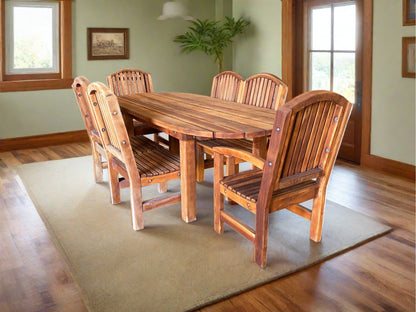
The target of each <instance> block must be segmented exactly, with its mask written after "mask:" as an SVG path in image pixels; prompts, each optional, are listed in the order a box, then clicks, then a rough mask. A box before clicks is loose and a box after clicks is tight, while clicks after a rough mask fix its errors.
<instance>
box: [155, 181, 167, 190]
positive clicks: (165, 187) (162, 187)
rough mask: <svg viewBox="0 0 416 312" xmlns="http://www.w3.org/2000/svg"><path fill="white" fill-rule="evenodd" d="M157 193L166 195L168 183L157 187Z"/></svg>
mask: <svg viewBox="0 0 416 312" xmlns="http://www.w3.org/2000/svg"><path fill="white" fill-rule="evenodd" d="M157 191H158V192H159V193H166V192H167V191H168V182H160V183H159V184H158V185H157Z"/></svg>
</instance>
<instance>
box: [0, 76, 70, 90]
mask: <svg viewBox="0 0 416 312" xmlns="http://www.w3.org/2000/svg"><path fill="white" fill-rule="evenodd" d="M73 81H74V79H72V78H70V79H68V78H66V79H39V80H17V81H16V80H15V81H0V92H14V91H36V90H53V89H69V88H71V85H72V82H73Z"/></svg>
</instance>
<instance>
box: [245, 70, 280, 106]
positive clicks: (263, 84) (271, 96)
mask: <svg viewBox="0 0 416 312" xmlns="http://www.w3.org/2000/svg"><path fill="white" fill-rule="evenodd" d="M287 90H288V88H287V86H286V85H285V84H284V83H283V82H282V81H281V80H280V79H279V78H278V77H276V76H275V75H273V74H269V73H261V74H255V75H253V76H251V77H249V78H248V79H247V80H246V81H245V82H244V89H243V90H242V92H241V97H240V100H239V102H241V103H244V104H248V105H253V106H258V107H263V108H269V109H273V110H277V109H278V108H279V107H280V106H281V105H283V103H284V102H285V100H286V95H287Z"/></svg>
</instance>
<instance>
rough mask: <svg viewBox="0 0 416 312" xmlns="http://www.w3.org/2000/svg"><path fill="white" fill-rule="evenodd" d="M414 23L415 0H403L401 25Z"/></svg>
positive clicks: (415, 17) (415, 18) (415, 14)
mask: <svg viewBox="0 0 416 312" xmlns="http://www.w3.org/2000/svg"><path fill="white" fill-rule="evenodd" d="M412 25H416V0H403V26H412Z"/></svg>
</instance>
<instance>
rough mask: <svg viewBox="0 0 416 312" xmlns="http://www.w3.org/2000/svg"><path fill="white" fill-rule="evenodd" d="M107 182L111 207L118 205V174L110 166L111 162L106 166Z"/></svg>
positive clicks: (119, 199)
mask: <svg viewBox="0 0 416 312" xmlns="http://www.w3.org/2000/svg"><path fill="white" fill-rule="evenodd" d="M108 182H109V184H110V196H111V203H112V204H113V205H115V204H119V203H120V201H121V198H120V181H119V179H118V172H117V170H115V169H114V168H113V167H112V166H111V161H109V164H108Z"/></svg>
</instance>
